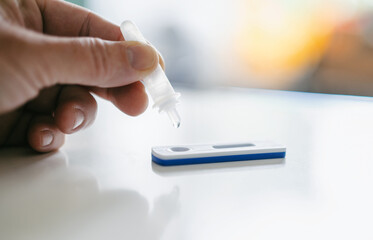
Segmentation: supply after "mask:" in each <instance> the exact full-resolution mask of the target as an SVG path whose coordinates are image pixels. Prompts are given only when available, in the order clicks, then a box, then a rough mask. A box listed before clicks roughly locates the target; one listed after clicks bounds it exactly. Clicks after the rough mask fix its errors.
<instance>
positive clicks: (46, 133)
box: [41, 130, 53, 147]
mask: <svg viewBox="0 0 373 240" xmlns="http://www.w3.org/2000/svg"><path fill="white" fill-rule="evenodd" d="M52 142H53V133H52V131H50V130H43V131H41V145H42V146H43V147H46V146H48V145H50V144H51V143H52Z"/></svg>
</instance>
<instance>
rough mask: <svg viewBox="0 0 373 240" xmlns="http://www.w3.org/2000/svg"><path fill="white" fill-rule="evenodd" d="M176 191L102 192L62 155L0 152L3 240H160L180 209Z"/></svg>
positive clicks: (90, 176)
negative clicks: (150, 194)
mask: <svg viewBox="0 0 373 240" xmlns="http://www.w3.org/2000/svg"><path fill="white" fill-rule="evenodd" d="M178 198H179V193H178V189H177V188H175V189H174V190H173V191H171V192H170V193H168V194H165V195H162V196H160V197H158V198H157V199H155V200H154V203H153V204H152V209H151V210H150V209H149V204H148V202H147V200H146V199H145V198H144V197H143V196H141V195H140V194H139V193H138V192H136V191H132V190H122V189H119V190H107V191H105V190H100V189H99V186H98V183H97V180H96V178H95V177H94V176H93V174H92V173H90V172H88V171H86V170H84V169H82V168H76V167H70V166H69V165H68V161H67V158H66V156H65V155H64V154H63V153H62V152H55V153H49V154H43V155H40V154H35V153H33V152H31V151H30V150H25V149H13V150H1V151H0V213H1V214H0V239H7V240H12V239H17V240H18V239H20V240H21V239H38V240H43V239H70V240H71V239H140V240H141V239H147V240H148V239H160V238H161V236H162V234H163V232H164V231H165V229H166V227H167V225H168V223H169V222H170V221H171V219H172V217H173V216H174V215H175V213H176V212H177V210H178V204H179V203H178V201H179V200H178Z"/></svg>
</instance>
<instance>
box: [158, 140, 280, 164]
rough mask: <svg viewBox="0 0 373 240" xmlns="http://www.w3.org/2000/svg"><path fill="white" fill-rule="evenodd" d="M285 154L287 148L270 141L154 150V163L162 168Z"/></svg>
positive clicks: (258, 158) (180, 146) (256, 158)
mask: <svg viewBox="0 0 373 240" xmlns="http://www.w3.org/2000/svg"><path fill="white" fill-rule="evenodd" d="M285 154H286V148H285V146H283V145H280V144H276V143H273V142H269V141H254V142H244V143H242V142H241V143H233V144H200V145H178V146H161V147H153V148H152V160H153V162H155V163H157V164H159V165H162V166H173V165H187V164H201V163H217V162H233V161H247V160H260V159H273V158H285Z"/></svg>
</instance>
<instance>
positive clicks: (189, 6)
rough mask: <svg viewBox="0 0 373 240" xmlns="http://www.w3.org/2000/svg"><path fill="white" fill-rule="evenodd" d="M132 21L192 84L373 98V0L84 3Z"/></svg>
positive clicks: (177, 76) (172, 72) (174, 74)
mask: <svg viewBox="0 0 373 240" xmlns="http://www.w3.org/2000/svg"><path fill="white" fill-rule="evenodd" d="M71 2H74V3H76V4H79V5H82V6H84V7H87V8H89V9H91V10H92V11H94V12H97V13H98V14H100V15H102V16H103V17H105V18H106V19H108V20H110V21H112V22H114V23H116V24H118V25H119V24H120V23H121V22H122V21H123V20H125V19H131V20H133V21H134V22H136V24H137V25H138V26H139V28H140V29H141V30H142V32H143V33H144V35H145V36H146V37H147V38H148V40H149V41H150V42H151V43H153V45H155V46H156V47H157V48H158V50H159V51H160V52H161V53H162V55H163V57H164V58H165V61H166V71H167V75H168V76H169V79H170V81H171V82H173V84H175V85H181V86H186V87H197V88H201V87H210V86H222V85H223V86H237V87H252V88H269V89H283V90H296V91H308V92H323V93H337V94H353V95H368V96H372V95H373V0H297V1H294V0H179V1H173V0H157V1H155V0H132V1H129V0H105V1H99V0H80V1H78V0H76V1H71Z"/></svg>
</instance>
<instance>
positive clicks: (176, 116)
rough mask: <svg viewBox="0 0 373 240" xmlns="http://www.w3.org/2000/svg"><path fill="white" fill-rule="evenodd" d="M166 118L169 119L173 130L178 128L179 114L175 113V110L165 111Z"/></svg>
mask: <svg viewBox="0 0 373 240" xmlns="http://www.w3.org/2000/svg"><path fill="white" fill-rule="evenodd" d="M167 114H168V117H169V118H170V119H171V121H172V124H173V125H174V127H175V128H178V127H180V116H179V113H178V112H177V111H176V109H175V108H172V109H169V110H168V111H167Z"/></svg>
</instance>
